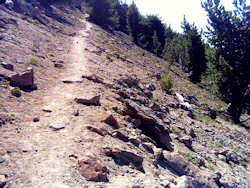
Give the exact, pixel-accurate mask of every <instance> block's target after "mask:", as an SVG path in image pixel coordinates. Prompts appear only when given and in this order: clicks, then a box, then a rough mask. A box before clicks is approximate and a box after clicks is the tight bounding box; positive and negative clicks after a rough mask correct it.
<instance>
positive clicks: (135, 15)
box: [127, 1, 140, 43]
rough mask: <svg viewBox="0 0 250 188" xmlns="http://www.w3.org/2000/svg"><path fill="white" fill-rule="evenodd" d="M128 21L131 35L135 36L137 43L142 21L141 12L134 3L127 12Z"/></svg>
mask: <svg viewBox="0 0 250 188" xmlns="http://www.w3.org/2000/svg"><path fill="white" fill-rule="evenodd" d="M127 19H128V21H127V23H128V30H129V33H130V35H131V36H132V38H133V41H134V42H135V43H137V41H138V32H139V21H140V13H139V11H138V9H137V7H136V5H135V3H134V1H133V2H132V4H131V5H130V6H129V8H128V13H127Z"/></svg>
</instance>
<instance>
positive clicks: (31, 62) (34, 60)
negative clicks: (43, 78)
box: [28, 58, 38, 65]
mask: <svg viewBox="0 0 250 188" xmlns="http://www.w3.org/2000/svg"><path fill="white" fill-rule="evenodd" d="M37 63H38V60H37V59H35V58H30V60H29V61H28V64H30V65H37Z"/></svg>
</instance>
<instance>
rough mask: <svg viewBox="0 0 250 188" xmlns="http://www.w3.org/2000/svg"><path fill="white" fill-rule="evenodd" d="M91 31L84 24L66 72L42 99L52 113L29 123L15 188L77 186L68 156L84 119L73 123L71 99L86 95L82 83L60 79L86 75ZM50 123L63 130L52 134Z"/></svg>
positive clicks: (69, 58)
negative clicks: (64, 81)
mask: <svg viewBox="0 0 250 188" xmlns="http://www.w3.org/2000/svg"><path fill="white" fill-rule="evenodd" d="M90 29H91V26H90V24H89V23H88V22H86V28H85V29H83V30H81V31H80V32H79V35H77V36H76V37H75V38H74V39H73V43H72V49H71V51H70V53H69V54H68V55H67V57H65V58H66V59H67V60H68V63H67V64H65V70H64V71H63V72H62V73H61V75H60V76H59V79H58V80H57V81H56V84H55V87H53V88H51V89H50V90H49V91H48V92H47V96H45V97H44V99H43V101H44V102H43V104H44V107H43V108H44V109H45V108H46V109H49V110H51V111H52V112H51V113H48V112H43V113H42V114H41V116H40V122H38V123H36V124H34V123H29V125H27V126H28V127H29V128H27V130H26V131H25V133H24V136H23V139H21V140H20V143H21V144H23V149H24V150H28V152H27V154H24V157H23V158H22V159H20V160H18V162H17V163H18V164H17V165H18V168H19V169H20V171H19V173H20V179H19V180H18V181H20V182H18V181H17V182H16V183H17V185H16V186H17V187H36V188H40V187H41V188H47V187H48V188H50V187H51V188H52V187H53V188H56V187H58V188H59V187H60V188H65V187H72V186H73V187H77V185H75V183H74V181H73V180H71V179H72V173H71V172H72V169H74V165H75V164H76V159H74V157H73V158H70V155H72V154H74V153H76V152H77V151H76V150H78V148H79V143H77V141H76V139H77V138H76V137H77V133H79V132H80V130H81V126H80V125H82V124H83V120H80V121H81V122H78V121H77V120H72V117H73V115H72V114H73V112H74V110H75V107H74V105H75V104H74V98H75V97H77V96H79V95H80V94H81V96H82V95H84V97H87V94H86V95H85V94H84V93H82V91H81V93H80V90H79V87H82V86H80V84H81V83H77V82H74V83H71V84H65V83H63V82H62V80H69V81H81V80H82V79H81V76H82V75H83V74H84V73H87V71H88V70H87V68H86V66H85V64H86V62H87V59H86V57H85V55H84V49H85V47H86V45H87V43H86V41H85V40H86V39H85V37H87V36H88V31H89V30H90ZM40 110H41V109H40ZM51 124H54V125H62V126H65V127H64V128H63V129H61V130H58V131H54V130H53V129H51V128H50V125H51ZM77 153H79V152H77ZM73 160H74V161H73ZM72 165H73V166H72ZM22 171H23V172H22ZM73 173H74V172H73ZM66 184H67V185H66ZM68 185H70V186H68Z"/></svg>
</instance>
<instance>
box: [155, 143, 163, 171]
mask: <svg viewBox="0 0 250 188" xmlns="http://www.w3.org/2000/svg"><path fill="white" fill-rule="evenodd" d="M153 151H154V162H153V163H154V165H155V166H156V165H157V164H158V161H159V160H160V158H161V157H162V152H163V150H162V149H161V148H157V147H154V148H153Z"/></svg>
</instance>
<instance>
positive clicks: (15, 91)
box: [10, 87, 21, 97]
mask: <svg viewBox="0 0 250 188" xmlns="http://www.w3.org/2000/svg"><path fill="white" fill-rule="evenodd" d="M10 92H11V94H12V95H14V96H16V97H20V96H21V90H20V89H19V88H18V87H15V88H13V89H11V90H10Z"/></svg>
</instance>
